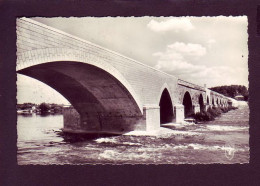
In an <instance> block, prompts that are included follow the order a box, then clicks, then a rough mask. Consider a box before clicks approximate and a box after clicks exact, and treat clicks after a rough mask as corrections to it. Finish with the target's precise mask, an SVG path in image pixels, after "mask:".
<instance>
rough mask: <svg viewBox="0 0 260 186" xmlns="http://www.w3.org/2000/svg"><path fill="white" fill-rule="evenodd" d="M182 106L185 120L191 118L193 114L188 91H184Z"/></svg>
mask: <svg viewBox="0 0 260 186" xmlns="http://www.w3.org/2000/svg"><path fill="white" fill-rule="evenodd" d="M182 104H183V106H184V116H185V118H187V117H189V116H191V115H192V114H193V108H192V99H191V96H190V93H189V92H188V91H186V92H185V94H184V97H183V102H182Z"/></svg>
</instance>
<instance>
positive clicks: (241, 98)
mask: <svg viewBox="0 0 260 186" xmlns="http://www.w3.org/2000/svg"><path fill="white" fill-rule="evenodd" d="M235 99H236V100H238V101H244V100H245V99H244V96H242V95H237V96H235Z"/></svg>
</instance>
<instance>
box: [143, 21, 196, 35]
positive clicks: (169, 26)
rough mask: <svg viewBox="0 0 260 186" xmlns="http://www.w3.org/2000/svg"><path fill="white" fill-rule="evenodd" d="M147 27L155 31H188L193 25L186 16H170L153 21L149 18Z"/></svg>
mask: <svg viewBox="0 0 260 186" xmlns="http://www.w3.org/2000/svg"><path fill="white" fill-rule="evenodd" d="M147 27H148V28H149V29H151V30H152V31H155V32H166V31H171V30H173V31H175V32H179V31H186V32H187V31H189V30H192V29H193V28H194V27H193V25H192V23H191V21H190V20H189V19H188V18H183V17H182V18H171V19H168V20H166V21H160V22H158V21H155V20H153V19H152V20H151V21H150V22H149V23H148V24H147Z"/></svg>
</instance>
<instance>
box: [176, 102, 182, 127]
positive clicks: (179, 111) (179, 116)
mask: <svg viewBox="0 0 260 186" xmlns="http://www.w3.org/2000/svg"><path fill="white" fill-rule="evenodd" d="M174 110H175V114H176V123H183V122H184V105H182V104H176V105H174Z"/></svg>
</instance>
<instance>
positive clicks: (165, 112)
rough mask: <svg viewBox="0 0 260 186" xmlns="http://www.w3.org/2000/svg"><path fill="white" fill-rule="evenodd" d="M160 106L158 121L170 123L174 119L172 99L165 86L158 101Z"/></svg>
mask: <svg viewBox="0 0 260 186" xmlns="http://www.w3.org/2000/svg"><path fill="white" fill-rule="evenodd" d="M159 106H160V123H161V124H165V123H170V122H172V121H173V119H174V113H173V105H172V100H171V97H170V94H169V91H168V90H167V88H165V89H164V90H163V92H162V95H161V99H160V102H159Z"/></svg>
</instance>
